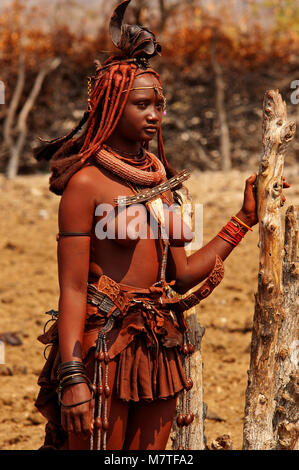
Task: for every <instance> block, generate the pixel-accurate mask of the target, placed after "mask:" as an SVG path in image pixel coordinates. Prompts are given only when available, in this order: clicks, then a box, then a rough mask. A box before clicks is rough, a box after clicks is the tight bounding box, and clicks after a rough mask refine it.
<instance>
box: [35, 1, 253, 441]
mask: <svg viewBox="0 0 299 470" xmlns="http://www.w3.org/2000/svg"><path fill="white" fill-rule="evenodd" d="M129 3H130V0H126V1H123V2H122V3H121V4H120V5H119V6H118V7H117V8H116V10H115V12H114V14H113V16H112V19H111V24H110V32H111V37H112V40H113V42H114V44H115V45H116V46H117V47H118V48H119V49H120V50H121V53H120V54H119V55H118V56H115V57H111V58H109V59H108V60H107V61H106V62H105V63H104V64H103V65H102V66H100V65H99V66H98V68H97V71H96V75H95V76H94V77H93V80H92V86H91V90H90V95H89V101H88V107H87V111H86V112H85V114H84V117H83V119H82V121H81V122H80V124H79V125H78V126H77V127H76V128H75V129H74V130H73V131H72V132H71V133H70V134H68V135H67V136H65V137H63V138H60V139H56V140H54V141H51V142H48V143H47V144H44V145H42V146H40V147H39V148H38V149H37V150H36V157H37V158H38V159H42V158H45V159H48V160H50V159H51V171H52V175H51V178H50V189H51V190H52V191H53V192H54V193H56V194H58V195H61V196H62V197H61V202H60V207H59V234H58V237H57V241H58V270H59V284H60V299H59V308H58V310H59V314H58V320H57V321H56V322H55V323H54V324H53V325H52V327H51V328H50V329H49V330H48V331H47V332H45V333H44V335H42V336H41V337H40V338H39V339H40V341H41V342H43V343H44V344H51V345H52V347H51V351H50V354H49V357H48V359H47V362H46V364H45V366H44V368H43V370H42V372H41V375H40V377H39V385H40V387H41V389H40V393H39V395H38V398H37V401H36V406H37V408H38V409H39V410H40V411H41V413H42V414H43V415H44V416H45V417H46V418H47V420H48V423H47V425H46V438H45V443H44V445H43V447H42V449H68V450H76V449H78V450H79V449H82V450H84V449H107V450H121V449H122V450H124V449H126V450H128V449H129V450H152V449H153V450H162V449H165V446H166V444H167V441H168V438H169V434H170V430H171V425H172V422H173V419H174V417H175V415H176V405H177V399H178V396H179V395H180V392H182V391H183V390H185V391H188V390H190V388H191V387H192V379H191V377H190V376H189V372H188V367H186V363H187V361H188V357H190V354H192V352H193V349H194V348H193V346H192V344H191V343H190V342H189V339H188V330H187V326H186V322H185V320H184V311H186V310H187V309H188V308H190V307H192V306H193V305H195V304H196V303H198V302H199V301H200V300H201V299H202V298H204V297H206V296H207V295H208V294H209V293H210V292H211V291H212V290H213V288H214V287H215V286H216V285H217V284H218V283H219V282H220V280H221V278H222V276H223V263H222V261H224V260H225V259H226V258H227V256H228V255H229V254H230V253H231V252H232V250H233V249H234V248H235V246H236V245H237V244H238V243H239V242H240V241H241V239H242V238H243V237H244V235H245V234H246V232H247V231H248V230H251V227H252V226H253V225H255V224H256V223H257V217H256V203H255V197H254V183H255V180H256V175H252V176H251V177H250V178H248V179H247V181H246V187H245V193H244V202H243V206H242V208H241V210H240V211H239V212H238V213H237V214H236V216H235V217H233V218H232V219H231V220H230V221H229V222H228V224H227V225H226V226H225V227H223V229H222V230H221V231H220V232H219V234H218V235H217V236H215V238H214V239H213V240H211V241H210V242H209V243H208V244H207V245H205V246H204V247H202V248H201V249H200V250H198V251H196V252H195V253H194V254H192V255H191V256H189V257H187V256H186V252H185V249H184V245H185V243H187V242H190V240H191V239H192V233H191V230H189V231H188V229H186V226H185V225H184V222H183V221H182V220H181V218H180V217H179V216H178V215H177V213H175V212H173V211H171V210H167V207H168V206H170V205H171V204H172V203H173V201H174V200H178V198H177V193H176V191H175V190H176V189H178V187H179V185H181V183H182V181H183V180H184V179H186V177H187V172H182V173H180V174H178V175H177V180H175V179H173V178H176V176H175V172H174V171H173V170H172V169H171V168H170V166H169V165H168V163H167V160H166V158H165V153H164V147H163V141H162V135H161V122H162V116H163V111H164V106H165V98H164V94H163V89H162V84H161V80H160V78H159V75H158V73H157V72H156V71H154V70H153V69H152V68H150V66H149V64H148V61H149V59H150V58H151V57H153V56H155V55H156V54H157V53H159V52H160V50H161V48H160V45H159V44H158V43H157V42H156V40H155V36H154V35H153V34H152V33H151V32H150V31H149V30H148V29H146V28H143V27H139V26H136V25H135V26H129V25H123V24H122V22H123V16H124V13H125V10H126V8H127V6H128V4H129ZM82 128H83V130H82V131H81V134H80V135H79V136H77V137H75V136H76V134H77V133H79V131H80V130H81V129H82ZM155 136H157V141H158V156H155V155H153V154H152V153H150V152H149V143H150V141H151V140H152V139H153V138H154V137H155ZM161 185H162V186H161ZM149 189H150V191H149ZM152 190H155V191H154V192H152ZM119 196H122V197H123V198H122V199H123V203H122V204H118V202H119V200H118V198H119ZM162 200H163V203H164V204H163V205H162V210H161V201H162ZM139 201H141V202H142V207H143V208H144V211H143V212H142V211H141V212H140V213H139V217H138V221H139V225H140V224H141V225H143V227H146V235H147V236H145V237H141V236H139V232H138V227H137V225H138V224H137V225H136V224H135V225H134V224H133V225H132V221H134V214H133V213H132V212H129V211H130V210H131V209H132V205H131V204H132V203H136V202H139ZM108 205H109V206H108ZM103 207H104V208H106V209H107V207H111V208H112V209H111V211H110V212H109V210H106V212H105V211H104V210H101V208H102V209H103ZM107 213H109V217H107ZM124 216H126V217H124ZM105 217H106V218H105ZM166 219H167V220H168V224H166V223H165V220H166ZM103 220H105V227H104V228H105V230H106V234H107V236H106V237H102V236H99V230H97V228H99V223H101V221H103ZM153 220H154V221H156V226H157V227H158V230H157V233H158V235H159V236H158V237H154V236H152V235H153V234H152V231H153V224H152V223H150V222H152V221H153ZM178 224H179V226H180V228H181V229H182V230H181V231H180V233H181V234H183V235H181V236H180V237H179V238H178V237H176V236H174V229H175V225H178ZM112 228H113V230H112ZM100 232H101V233H102V232H104V230H103V226H102V230H100ZM109 233H110V235H111V236H109ZM205 279H206V281H205V283H204V285H203V286H202V287H201V288H200V289H199V290H198V291H196V292H195V294H193V295H190V296H188V297H186V298H184V300H182V297H180V295H181V294H185V293H186V292H187V291H188V290H190V289H191V288H193V287H195V286H196V285H197V284H199V283H200V282H201V281H203V280H205ZM170 285H171V287H172V289H173V291H175V292H176V293H177V294H179V295H177V296H176V297H173V296H169V295H168V290H169V286H170ZM173 291H172V292H173ZM193 373H196V371H193ZM185 393H186V392H185ZM193 419H194V416H193V414H192V410H190V409H189V410H188V409H187V410H185V412H184V413H183V412H182V413H179V414H178V416H177V422H178V425H179V427H180V428H185V427H188V426H190V425H191V423H192V421H193ZM184 445H186V444H184V443H183V442H181V445H180V448H184Z"/></svg>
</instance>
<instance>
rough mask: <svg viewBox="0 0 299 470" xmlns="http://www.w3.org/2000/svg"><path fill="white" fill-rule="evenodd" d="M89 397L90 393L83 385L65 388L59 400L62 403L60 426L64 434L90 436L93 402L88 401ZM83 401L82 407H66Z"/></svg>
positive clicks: (85, 385) (86, 386)
mask: <svg viewBox="0 0 299 470" xmlns="http://www.w3.org/2000/svg"><path fill="white" fill-rule="evenodd" d="M91 397H92V395H91V391H90V389H89V387H88V385H87V384H85V383H80V384H75V385H70V386H69V387H66V388H65V390H64V391H63V396H62V400H61V401H62V403H63V404H62V405H61V424H62V427H63V429H64V430H65V431H66V432H73V433H76V434H78V433H83V434H86V436H88V435H90V434H91V432H92V428H93V411H94V400H90V398H91ZM87 400H89V401H87ZM84 401H86V403H83V404H82V405H78V406H74V407H73V406H72V407H70V408H69V407H68V406H70V405H73V404H76V403H81V402H84ZM63 405H67V406H63Z"/></svg>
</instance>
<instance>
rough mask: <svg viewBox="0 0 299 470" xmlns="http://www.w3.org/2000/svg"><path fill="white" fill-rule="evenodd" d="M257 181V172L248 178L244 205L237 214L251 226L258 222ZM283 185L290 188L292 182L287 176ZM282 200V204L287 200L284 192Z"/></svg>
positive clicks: (283, 179) (283, 180)
mask: <svg viewBox="0 0 299 470" xmlns="http://www.w3.org/2000/svg"><path fill="white" fill-rule="evenodd" d="M256 182H257V174H256V173H254V174H252V175H251V176H250V177H249V178H247V180H246V184H245V190H244V200H243V205H242V208H241V210H240V212H238V214H237V217H238V218H239V219H241V220H242V221H243V222H245V223H246V224H247V225H249V227H253V226H254V225H255V224H257V223H258V216H257V192H256ZM282 187H283V188H284V189H287V188H290V184H289V183H288V182H287V181H286V179H285V177H283V178H282ZM281 201H282V205H283V204H284V203H285V201H286V197H285V195H284V194H283V193H282V195H281Z"/></svg>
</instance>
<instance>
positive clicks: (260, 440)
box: [243, 90, 296, 450]
mask: <svg viewBox="0 0 299 470" xmlns="http://www.w3.org/2000/svg"><path fill="white" fill-rule="evenodd" d="M295 127H296V126H295V123H294V122H288V121H287V114H286V104H285V102H283V101H282V98H281V96H280V94H279V92H278V90H276V91H274V90H271V91H268V92H267V93H266V95H265V99H264V113H263V154H262V158H261V161H260V168H259V174H258V181H257V197H258V218H259V235H260V242H259V247H260V263H259V275H258V292H257V294H256V303H255V314H254V320H253V332H252V341H251V359H250V370H249V371H248V387H247V391H246V405H245V420H244V435H243V437H244V441H243V448H244V449H247V450H252V449H256V450H266V449H275V448H276V447H277V445H276V437H275V433H274V429H273V419H274V415H275V413H276V412H277V410H276V398H277V396H276V394H277V383H278V381H279V379H278V376H277V372H278V362H279V361H278V354H281V351H282V350H283V349H284V346H283V344H281V335H280V331H282V325H283V323H284V322H285V321H286V319H285V315H286V312H284V310H283V307H284V304H285V301H284V289H283V276H282V260H283V235H282V220H281V207H282V205H283V201H282V188H283V180H282V175H283V168H284V155H285V152H286V149H287V145H288V143H289V142H290V141H291V140H292V139H293V137H294V134H295ZM285 339H286V338H285ZM283 341H284V340H283Z"/></svg>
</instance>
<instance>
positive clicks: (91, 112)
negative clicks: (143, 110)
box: [34, 58, 173, 195]
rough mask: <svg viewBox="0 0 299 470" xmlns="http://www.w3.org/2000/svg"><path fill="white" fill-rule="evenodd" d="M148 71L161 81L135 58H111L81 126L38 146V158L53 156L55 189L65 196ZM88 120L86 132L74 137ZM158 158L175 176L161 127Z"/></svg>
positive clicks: (95, 86)
mask: <svg viewBox="0 0 299 470" xmlns="http://www.w3.org/2000/svg"><path fill="white" fill-rule="evenodd" d="M145 73H150V74H152V75H154V76H155V77H156V78H157V79H158V81H159V83H160V84H161V79H160V76H159V74H158V73H157V72H156V71H155V70H153V69H151V68H148V69H141V68H139V67H138V65H137V64H136V62H134V61H132V60H127V61H124V60H123V59H122V60H121V59H120V58H110V59H108V61H106V62H105V64H104V65H103V67H102V68H100V69H99V71H98V74H97V75H96V76H95V77H93V81H94V83H93V87H92V92H91V95H90V97H89V100H88V102H89V105H88V110H87V111H86V112H85V114H84V116H83V119H82V120H81V122H80V123H79V125H78V126H76V128H75V129H73V130H72V131H71V132H70V133H69V134H68V135H66V136H64V137H62V138H60V139H55V140H54V141H51V142H47V143H46V145H42V146H40V147H38V148H37V149H35V151H34V153H35V157H36V158H37V159H38V160H40V159H47V160H50V159H51V171H52V174H51V177H50V190H51V191H53V192H54V193H55V194H59V195H61V194H62V193H63V191H64V189H65V187H66V185H67V183H68V181H69V180H70V178H71V177H72V176H73V174H74V173H76V172H77V171H79V170H80V169H81V168H82V167H83V166H84V165H85V164H86V162H87V161H88V160H89V159H91V157H92V156H93V155H95V154H96V153H97V152H98V151H99V150H100V149H101V147H102V145H103V144H104V142H105V141H107V140H108V138H109V137H110V136H111V134H112V133H113V132H114V130H115V128H116V126H117V124H118V121H119V119H120V117H121V115H122V113H123V111H124V108H125V106H126V103H127V100H128V96H129V93H130V90H131V88H132V86H133V83H134V80H135V78H136V77H137V76H139V75H143V74H145ZM161 86H162V84H161ZM85 123H86V126H85V129H84V131H83V132H82V134H81V135H80V136H79V137H77V138H74V136H75V134H76V133H77V132H78V131H79V130H80V129H81V128H82V127H83V125H84V124H85ZM143 145H144V146H145V147H146V148H147V149H148V143H145V142H144V143H143ZM158 157H159V158H160V160H161V161H162V163H163V164H164V166H165V168H166V171H167V175H168V176H173V170H172V169H171V168H170V167H169V165H168V163H167V160H166V157H165V151H164V145H163V139H162V134H161V130H159V132H158Z"/></svg>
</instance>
